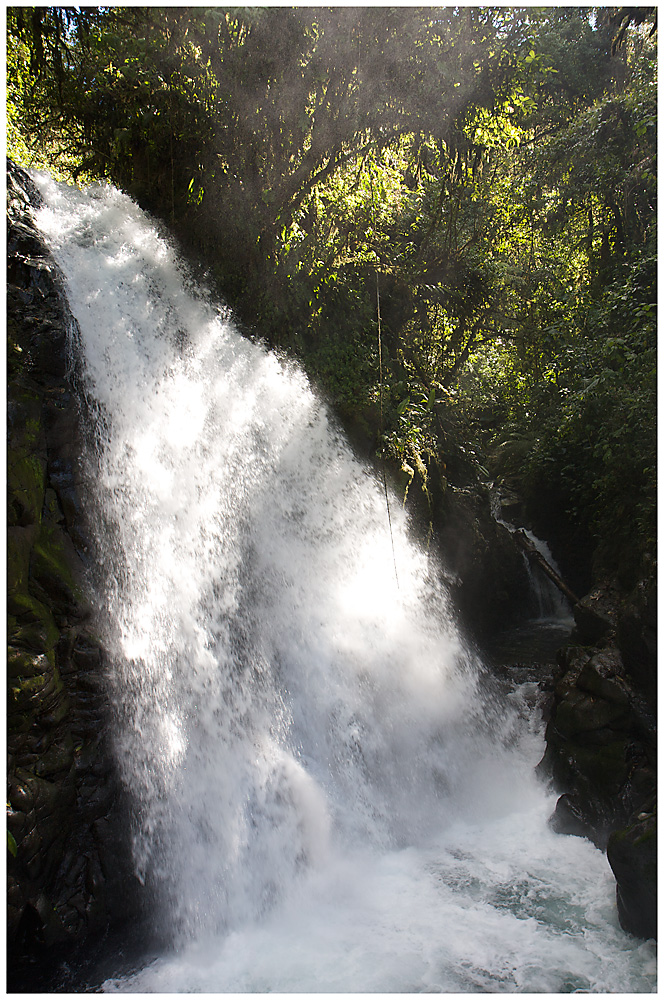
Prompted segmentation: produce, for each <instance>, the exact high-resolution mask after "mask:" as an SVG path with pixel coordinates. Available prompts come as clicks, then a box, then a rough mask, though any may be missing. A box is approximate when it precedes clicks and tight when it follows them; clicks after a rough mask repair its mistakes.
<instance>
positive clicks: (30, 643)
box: [8, 594, 60, 656]
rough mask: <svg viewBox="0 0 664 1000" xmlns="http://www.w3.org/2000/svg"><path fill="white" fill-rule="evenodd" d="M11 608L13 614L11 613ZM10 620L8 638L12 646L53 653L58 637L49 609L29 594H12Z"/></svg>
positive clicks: (58, 633)
mask: <svg viewBox="0 0 664 1000" xmlns="http://www.w3.org/2000/svg"><path fill="white" fill-rule="evenodd" d="M12 609H15V610H13V614H12ZM10 614H11V617H12V621H11V623H10V627H9V629H8V638H9V641H10V643H12V645H14V646H20V647H21V648H23V649H29V650H33V651H35V652H38V653H46V655H47V656H48V655H50V656H52V655H53V651H54V649H55V647H56V645H57V643H58V640H59V638H60V629H59V628H58V626H57V625H56V623H55V618H54V616H53V612H52V611H51V609H50V608H49V607H48V606H47V605H46V604H44V603H43V602H42V601H39V600H38V599H37V598H36V597H32V596H31V595H30V594H14V595H13V597H12V600H11V607H10Z"/></svg>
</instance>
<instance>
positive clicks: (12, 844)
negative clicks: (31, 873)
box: [7, 830, 18, 858]
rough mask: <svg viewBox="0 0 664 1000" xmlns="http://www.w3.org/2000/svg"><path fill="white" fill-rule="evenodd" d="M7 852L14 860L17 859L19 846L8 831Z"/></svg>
mask: <svg viewBox="0 0 664 1000" xmlns="http://www.w3.org/2000/svg"><path fill="white" fill-rule="evenodd" d="M7 850H8V851H9V853H10V854H11V856H12V857H13V858H15V857H16V854H17V851H18V845H17V843H16V841H15V839H14V835H13V834H12V833H10V832H9V830H7Z"/></svg>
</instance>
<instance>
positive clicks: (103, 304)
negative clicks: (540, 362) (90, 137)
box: [37, 175, 654, 992]
mask: <svg viewBox="0 0 664 1000" xmlns="http://www.w3.org/2000/svg"><path fill="white" fill-rule="evenodd" d="M37 181H38V183H39V185H40V188H41V190H42V192H43V194H44V197H45V205H44V207H43V208H42V209H40V211H39V213H38V223H39V225H40V227H41V229H42V231H43V232H44V233H45V235H46V237H47V239H48V240H49V242H50V244H51V246H52V250H53V253H54V256H55V258H56V260H57V262H58V265H59V267H60V268H61V270H62V272H63V274H64V276H65V279H66V283H67V292H68V298H69V303H70V306H71V309H72V312H73V315H74V316H75V317H76V319H77V322H78V327H79V334H78V335H77V338H76V343H74V344H73V345H72V350H73V353H74V365H75V370H76V377H77V380H78V383H79V386H80V392H81V394H82V398H83V399H84V408H85V413H86V415H87V420H88V436H89V444H88V449H87V453H86V455H85V456H83V457H82V462H83V472H84V474H85V476H86V478H87V481H88V483H89V486H90V492H91V500H90V505H91V509H90V525H91V531H92V533H93V535H94V548H95V552H94V555H93V558H92V559H91V563H92V566H93V569H92V570H91V586H92V587H93V588H94V592H95V601H96V614H97V622H98V628H99V632H100V635H101V636H102V638H103V641H104V644H105V646H106V649H107V650H108V653H109V659H110V662H111V673H110V676H109V679H108V683H109V686H110V690H111V698H112V702H113V704H114V705H115V706H116V713H117V718H116V720H115V730H116V736H115V747H114V750H115V753H116V755H117V760H118V764H119V767H120V771H121V774H122V776H123V779H124V781H125V782H126V784H127V787H128V788H129V790H130V791H131V793H132V795H133V800H134V803H135V808H134V821H133V826H132V829H131V831H129V832H128V835H130V836H131V841H132V849H133V856H134V862H135V867H136V873H137V875H138V877H139V878H140V880H141V881H142V882H143V883H144V885H145V887H146V892H148V891H149V893H150V894H151V898H152V899H153V900H154V918H153V919H154V923H155V925H157V926H158V927H159V929H160V933H161V937H162V939H163V940H164V941H165V942H166V945H165V946H164V950H163V954H161V955H160V956H159V957H157V958H152V959H151V960H150V961H149V962H148V963H147V964H146V965H145V967H144V968H138V969H136V970H135V971H134V972H133V973H132V974H131V975H127V976H125V975H122V976H121V975H118V976H115V977H114V978H111V979H108V980H107V981H106V982H105V984H104V989H105V990H107V991H128V992H423V991H428V992H487V991H488V992H570V991H573V990H581V991H584V992H595V991H597V992H605V991H606V992H635V991H636V992H646V991H650V990H652V989H653V987H654V955H653V944H652V942H650V943H643V942H637V941H635V940H633V939H631V938H629V937H628V936H627V935H625V934H624V933H623V932H622V931H621V930H620V928H619V925H618V921H617V916H616V911H615V899H614V894H615V886H614V883H613V879H612V877H611V874H610V870H609V867H608V864H607V862H606V859H605V857H604V856H603V855H602V854H601V853H600V852H598V851H597V850H596V849H595V848H594V847H593V846H592V845H591V844H590V843H588V842H587V841H584V840H581V839H579V838H574V837H561V836H557V835H555V834H554V833H552V832H551V831H550V830H549V828H548V826H547V817H548V816H549V815H550V813H551V811H552V808H553V802H554V801H555V798H553V797H552V794H551V792H550V791H549V790H548V789H546V788H545V787H543V786H542V785H541V784H540V783H539V782H538V781H537V780H536V778H535V776H534V772H533V768H534V765H535V764H536V763H537V761H538V759H539V758H540V756H541V754H542V751H543V737H542V727H541V723H540V720H538V719H536V718H533V717H532V712H531V711H530V710H529V709H528V707H527V706H526V705H525V704H521V702H520V701H519V698H518V694H517V695H515V696H514V697H512V698H508V699H507V700H505V699H502V698H500V697H499V696H498V695H497V693H496V690H495V688H494V686H493V685H492V683H491V678H490V677H489V676H488V675H487V672H486V670H485V668H484V667H483V665H482V663H481V662H480V661H479V660H478V659H477V657H476V656H475V655H474V654H473V653H472V652H471V650H470V649H469V648H468V647H467V646H466V644H465V643H464V640H463V637H462V636H461V635H460V634H459V632H458V630H457V627H456V625H455V623H454V620H453V616H452V614H451V612H450V608H449V603H448V598H447V595H446V591H445V588H444V585H443V583H442V582H441V581H442V580H443V573H442V572H441V570H440V567H439V566H438V565H437V564H436V562H435V560H434V559H433V558H432V557H430V556H429V555H427V554H425V553H423V552H422V551H420V550H419V549H418V548H417V546H416V545H415V544H414V543H413V542H412V541H411V539H410V537H409V531H408V523H407V520H406V517H405V515H404V514H403V512H401V513H398V511H399V505H398V504H397V503H395V504H394V505H393V508H394V509H393V517H392V522H393V523H392V528H393V532H392V536H391V533H390V528H389V525H388V521H387V515H386V510H385V501H384V497H383V495H382V491H381V489H380V488H379V485H378V484H377V482H376V481H375V479H374V476H373V474H372V473H371V471H370V470H369V469H367V468H365V467H364V466H363V465H362V464H361V463H359V462H358V461H357V460H356V458H355V457H354V455H353V453H352V452H351V450H350V448H349V447H348V445H347V444H346V443H345V441H344V439H343V437H342V435H341V434H340V433H339V431H338V430H337V428H336V427H335V425H334V423H333V421H332V420H331V418H330V415H329V414H328V412H327V410H326V408H325V406H324V405H323V404H322V403H321V401H320V400H319V398H318V397H317V395H316V393H315V392H314V391H313V390H312V388H311V387H310V386H309V384H308V382H307V380H306V378H305V376H304V375H303V374H302V372H301V371H300V370H299V369H298V368H297V367H296V366H295V365H293V364H292V363H290V362H289V361H287V360H285V359H280V358H279V357H277V356H276V355H275V354H273V353H270V352H269V351H267V350H266V349H264V347H262V346H261V345H259V344H254V343H251V342H250V341H248V340H247V339H244V338H242V337H241V336H240V335H239V334H238V333H237V332H236V331H235V329H234V328H233V325H232V322H231V321H230V319H229V317H228V315H227V314H226V313H225V312H224V310H223V309H220V308H219V307H218V306H217V305H216V304H215V303H214V301H213V300H212V298H211V297H210V295H209V294H208V293H207V292H206V291H205V290H204V289H201V288H198V287H197V286H196V285H195V283H194V282H193V281H192V280H191V278H190V277H188V274H187V271H186V269H185V268H184V266H183V265H182V264H181V262H180V261H179V259H178V255H177V253H176V252H175V250H174V248H173V247H172V245H171V244H170V243H169V241H168V239H167V238H166V237H165V236H164V235H163V233H160V231H159V230H158V227H156V226H155V225H154V223H153V222H152V221H151V220H150V219H149V218H148V217H146V216H145V215H144V214H143V213H142V212H141V211H140V210H139V209H138V208H137V207H136V206H135V205H134V204H133V203H132V202H131V201H130V200H129V199H128V198H127V197H125V196H124V195H122V194H120V193H119V192H117V191H116V190H115V189H113V188H112V187H108V186H101V187H92V188H90V189H89V190H88V191H86V192H81V191H78V190H76V189H75V188H72V187H66V186H61V185H58V184H56V183H55V182H53V181H51V180H49V179H48V178H46V177H44V176H41V175H39V176H37ZM395 562H396V566H397V569H398V581H397V576H396V574H395V568H394V564H395Z"/></svg>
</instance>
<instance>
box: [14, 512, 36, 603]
mask: <svg viewBox="0 0 664 1000" xmlns="http://www.w3.org/2000/svg"><path fill="white" fill-rule="evenodd" d="M35 535H36V532H35V530H34V529H33V528H32V527H27V528H17V527H14V528H10V529H9V531H8V532H7V597H8V607H9V611H10V612H12V613H13V614H20V613H21V612H22V610H23V607H24V599H25V598H26V597H27V596H28V583H29V578H30V556H31V553H32V546H33V543H34V540H35Z"/></svg>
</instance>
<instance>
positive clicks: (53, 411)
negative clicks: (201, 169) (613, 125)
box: [7, 169, 137, 992]
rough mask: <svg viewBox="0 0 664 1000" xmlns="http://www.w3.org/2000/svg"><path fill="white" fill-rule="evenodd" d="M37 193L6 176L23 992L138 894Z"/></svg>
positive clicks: (15, 827) (17, 948) (12, 665)
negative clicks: (27, 978)
mask: <svg viewBox="0 0 664 1000" xmlns="http://www.w3.org/2000/svg"><path fill="white" fill-rule="evenodd" d="M17 178H18V182H17V183H15V182H16V179H17ZM17 184H18V186H17ZM21 185H22V186H23V187H21ZM31 188H32V185H31V182H30V180H29V178H27V177H26V176H25V175H24V174H22V172H21V171H18V170H14V169H10V170H8V196H9V197H8V200H9V202H10V204H11V212H9V213H8V215H9V216H10V217H9V219H8V221H9V227H8V237H7V248H8V256H9V260H8V289H7V313H8V315H7V330H8V335H9V339H10V343H9V361H10V363H9V375H10V381H9V384H8V388H7V400H8V406H7V409H8V446H7V473H8V493H9V495H8V514H9V523H10V527H9V532H8V546H7V549H8V551H7V556H8V558H7V568H8V610H9V616H8V628H7V631H8V645H9V651H8V669H7V682H8V683H7V687H8V692H7V694H8V699H7V707H8V725H7V730H8V732H7V744H8V765H9V766H8V816H7V829H8V833H9V834H11V839H8V852H7V900H8V910H7V913H8V917H7V932H8V945H9V955H8V972H9V975H10V977H11V976H13V977H14V980H15V982H16V984H17V986H18V987H19V988H18V989H17V992H25V990H24V989H23V987H22V985H21V984H20V978H19V979H16V976H17V975H18V973H17V972H16V971H15V970H17V969H18V968H19V967H20V968H24V967H30V968H32V969H33V970H34V969H35V968H39V969H41V968H43V966H44V964H45V963H46V962H48V961H49V960H50V959H52V958H56V959H58V960H59V959H60V958H64V957H65V948H66V947H73V946H74V945H81V944H84V943H85V942H86V939H87V936H88V935H89V934H90V933H91V932H92V931H93V930H96V931H103V930H104V928H105V927H108V926H109V925H110V923H111V921H115V922H116V923H120V922H123V923H125V922H126V920H127V914H128V912H129V911H130V910H131V902H132V901H131V900H128V898H127V892H126V888H127V885H128V884H129V883H130V882H131V880H132V875H131V858H130V854H129V850H130V849H129V846H128V838H127V837H126V836H124V835H123V834H124V831H125V830H126V826H127V823H128V817H127V813H126V811H125V809H126V806H125V804H124V800H123V798H122V796H123V792H122V789H121V785H120V782H119V778H118V775H117V773H116V770H115V766H114V763H113V758H112V755H111V753H110V749H109V741H108V736H107V731H108V726H109V720H110V716H111V706H110V704H109V701H108V694H107V693H106V688H105V684H104V674H105V669H106V666H105V664H106V661H105V658H104V654H103V650H102V648H101V646H100V643H99V641H98V640H97V639H96V638H95V637H94V636H93V635H91V634H90V633H89V632H87V631H86V626H85V622H86V621H87V620H88V617H89V605H88V602H87V600H86V595H85V580H84V572H83V566H82V564H81V561H80V555H79V554H80V553H84V552H85V549H86V546H87V541H86V534H85V527H84V523H83V517H82V514H83V505H82V503H81V495H80V486H81V484H80V481H79V479H78V478H77V470H78V467H79V454H78V450H77V449H78V440H79V426H78V421H79V412H78V407H77V405H76V401H75V398H74V395H73V392H72V386H71V385H70V384H69V383H68V381H67V370H68V366H69V359H68V357H67V345H68V342H69V337H70V332H71V323H72V320H71V316H70V314H69V311H68V308H67V306H66V301H65V300H64V298H63V296H62V295H61V292H60V288H59V285H58V279H57V276H56V268H55V266H54V263H53V261H52V260H51V259H50V257H49V252H48V250H47V248H46V246H45V245H44V243H43V241H42V240H41V238H40V236H39V234H38V232H37V231H36V229H35V228H34V224H33V223H32V221H31V217H30V215H29V213H28V212H27V210H26V197H25V193H24V191H25V190H30V189H31ZM35 261H36V264H35V263H34V262H35ZM102 869H103V871H104V872H105V873H106V884H104V879H103V878H101V877H100V874H99V873H100V872H101V871H102ZM134 884H137V883H134ZM73 900H75V901H76V903H75V904H74V903H73V902H72V901H73ZM53 949H55V950H53ZM49 956H50V958H49ZM12 970H14V971H12ZM32 982H34V979H33V980H31V983H32ZM28 992H32V990H29V991H28Z"/></svg>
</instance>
